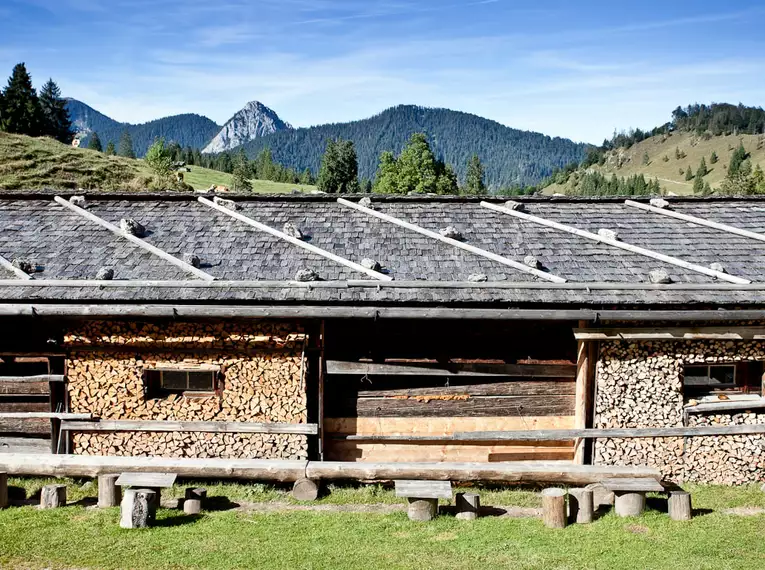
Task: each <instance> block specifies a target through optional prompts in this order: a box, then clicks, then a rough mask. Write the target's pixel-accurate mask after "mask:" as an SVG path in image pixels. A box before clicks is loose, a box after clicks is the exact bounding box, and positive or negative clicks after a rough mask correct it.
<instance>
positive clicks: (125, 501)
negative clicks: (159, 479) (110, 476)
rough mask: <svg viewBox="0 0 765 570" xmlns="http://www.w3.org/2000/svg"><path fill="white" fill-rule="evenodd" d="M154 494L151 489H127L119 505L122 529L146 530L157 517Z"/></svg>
mask: <svg viewBox="0 0 765 570" xmlns="http://www.w3.org/2000/svg"><path fill="white" fill-rule="evenodd" d="M156 500H157V498H156V494H155V493H154V491H152V490H151V489H128V490H127V491H125V493H124V496H123V497H122V503H120V526H121V527H122V528H146V527H148V526H151V525H152V524H153V523H154V520H155V519H156V515H157V508H156Z"/></svg>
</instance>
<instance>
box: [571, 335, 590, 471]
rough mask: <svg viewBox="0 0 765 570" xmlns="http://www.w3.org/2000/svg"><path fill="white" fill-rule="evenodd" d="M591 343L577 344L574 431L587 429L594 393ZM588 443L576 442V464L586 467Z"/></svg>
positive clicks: (580, 342)
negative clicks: (589, 406)
mask: <svg viewBox="0 0 765 570" xmlns="http://www.w3.org/2000/svg"><path fill="white" fill-rule="evenodd" d="M586 326H587V321H579V328H580V329H581V328H585V327H586ZM590 352H591V351H590V346H589V343H587V342H583V341H579V342H578V343H577V357H576V395H575V396H574V398H575V400H574V402H575V403H574V429H585V428H587V416H588V412H589V410H588V404H589V402H590V398H589V395H590V393H591V392H592V374H591V369H592V366H591V362H590ZM585 449H586V442H585V440H584V439H582V438H579V439H577V440H575V441H574V463H576V464H577V465H584V462H585V456H586V453H585Z"/></svg>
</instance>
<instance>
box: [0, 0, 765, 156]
mask: <svg viewBox="0 0 765 570" xmlns="http://www.w3.org/2000/svg"><path fill="white" fill-rule="evenodd" d="M730 4H733V3H726V2H709V1H706V0H703V1H695V2H689V1H674V0H672V1H670V0H664V1H662V2H657V1H654V0H645V1H643V2H630V3H623V2H613V1H608V2H605V1H602V2H601V1H596V2H586V1H579V2H573V1H565V2H564V1H556V2H544V1H541V0H537V1H525V0H524V1H515V2H513V1H509V0H441V1H436V0H426V1H413V0H367V1H356V0H253V1H249V0H0V73H2V75H7V74H8V73H10V70H11V68H12V66H13V65H14V64H15V63H17V62H19V61H24V62H26V64H27V67H28V69H29V70H30V72H31V73H32V75H33V78H34V81H35V84H36V85H38V86H39V85H41V84H42V82H43V81H44V80H45V79H47V77H49V76H51V77H53V78H54V79H55V80H56V81H57V82H58V83H59V85H60V87H61V88H62V90H63V92H64V94H65V95H67V96H71V97H75V98H77V99H80V100H82V101H84V102H86V103H88V104H89V105H91V106H93V107H95V108H96V109H98V110H100V111H101V112H103V113H105V114H107V115H109V116H111V117H112V118H114V119H117V120H120V121H129V122H143V121H147V120H151V119H154V118H158V117H161V116H165V115H171V114H177V113H185V112H197V113H201V114H203V115H207V116H208V117H210V118H211V119H213V120H215V121H217V122H219V123H223V122H224V121H225V120H226V119H228V117H229V116H231V115H232V114H233V113H234V112H235V111H237V110H238V109H239V108H241V107H242V106H243V105H244V104H245V103H246V102H247V101H249V100H253V99H257V100H259V101H261V102H263V103H265V104H266V105H268V106H270V107H272V108H273V109H274V110H275V111H276V112H277V113H278V114H279V115H280V116H281V117H282V118H283V119H284V120H286V121H289V122H290V123H292V124H293V125H295V126H308V125H312V124H320V123H326V122H339V121H347V120H353V119H360V118H364V117H367V116H370V115H373V114H375V113H377V112H379V111H381V110H383V109H385V108H387V107H390V106H392V105H395V104H399V103H414V104H420V105H426V106H435V107H448V108H451V109H458V110H462V111H467V112H471V113H476V114H478V115H482V116H485V117H488V118H491V119H494V120H497V121H499V122H501V123H503V124H506V125H508V126H512V127H517V128H523V129H530V130H536V131H541V132H543V133H546V134H550V135H559V136H565V137H570V138H573V139H575V140H579V141H587V142H601V141H602V139H603V138H604V137H606V136H610V134H611V133H612V132H613V130H614V129H615V128H618V129H626V128H629V127H643V128H645V127H652V126H655V125H657V124H660V123H663V122H665V121H666V120H668V119H669V114H670V111H671V110H672V109H673V108H674V107H676V106H677V105H678V104H687V103H690V102H695V101H699V102H710V101H726V102H734V103H737V102H739V101H741V102H744V103H746V104H749V105H758V106H759V105H763V104H765V101H764V99H765V49H764V48H765V33H763V31H762V30H763V26H762V23H763V22H765V6H764V5H763V3H762V1H759V2H755V1H750V0H739V1H738V2H736V3H735V7H731V8H728V7H726V5H730Z"/></svg>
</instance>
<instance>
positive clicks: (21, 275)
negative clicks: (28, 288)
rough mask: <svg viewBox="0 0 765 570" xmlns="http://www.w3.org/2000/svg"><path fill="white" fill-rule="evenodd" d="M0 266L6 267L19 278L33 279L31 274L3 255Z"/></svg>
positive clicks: (0, 256) (0, 258) (0, 257)
mask: <svg viewBox="0 0 765 570" xmlns="http://www.w3.org/2000/svg"><path fill="white" fill-rule="evenodd" d="M0 266H2V267H5V268H6V269H7V270H8V271H10V272H11V273H14V274H16V276H17V277H18V278H19V279H24V280H25V281H31V279H32V276H31V275H29V274H28V273H27V272H25V271H22V270H21V269H19V268H18V267H16V266H15V265H13V263H11V262H10V261H8V260H7V259H5V258H4V257H3V256H2V255H0Z"/></svg>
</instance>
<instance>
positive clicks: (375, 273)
mask: <svg viewBox="0 0 765 570" xmlns="http://www.w3.org/2000/svg"><path fill="white" fill-rule="evenodd" d="M197 199H198V200H199V201H200V202H201V203H202V204H204V205H205V206H208V207H210V208H212V209H213V210H217V211H219V212H221V213H222V214H226V215H227V216H231V217H232V218H234V219H237V220H239V221H240V222H244V223H245V224H247V225H249V226H252V227H253V228H255V229H258V230H260V231H262V232H266V233H267V234H271V235H272V236H274V237H277V238H279V239H282V240H284V241H287V242H289V243H291V244H293V245H296V246H298V247H302V248H303V249H307V250H308V251H310V252H313V253H316V254H318V255H321V256H322V257H326V258H327V259H331V260H332V261H335V262H337V263H339V264H341V265H345V266H346V267H350V268H351V269H354V270H356V271H359V272H360V273H366V274H367V275H369V276H370V277H373V278H374V279H378V280H379V281H392V280H393V278H392V277H390V276H389V275H385V274H384V273H380V272H379V271H375V270H374V269H369V268H368V267H364V266H363V265H360V264H358V263H356V262H354V261H351V260H350V259H346V258H344V257H340V256H339V255H335V254H334V253H331V252H329V251H327V250H325V249H321V248H320V247H316V246H315V245H313V244H310V243H307V242H304V241H303V240H300V239H297V238H294V237H292V236H290V235H287V234H285V233H284V232H281V231H279V230H276V229H274V228H272V227H271V226H267V225H266V224H262V223H260V222H258V221H257V220H253V219H252V218H248V217H247V216H243V215H242V214H240V213H238V212H235V211H233V210H229V209H228V208H224V207H223V206H219V205H218V204H216V203H215V202H211V201H210V200H208V199H206V198H202V197H201V196H200V197H199V198H197Z"/></svg>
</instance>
